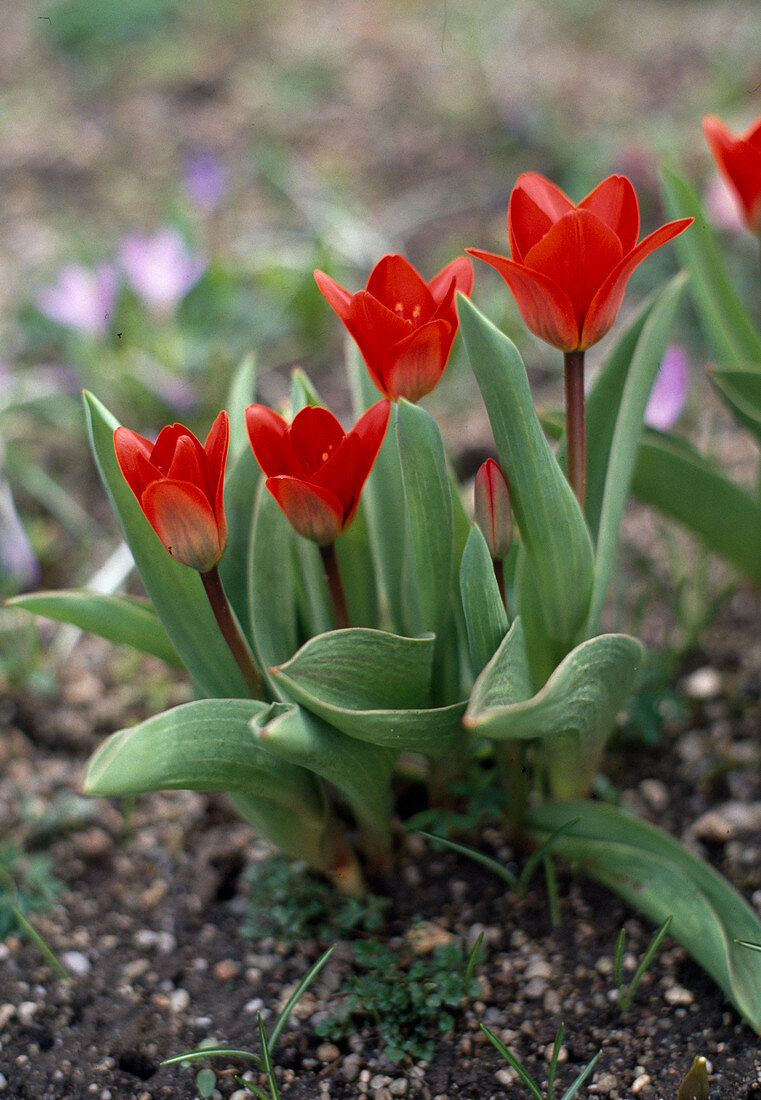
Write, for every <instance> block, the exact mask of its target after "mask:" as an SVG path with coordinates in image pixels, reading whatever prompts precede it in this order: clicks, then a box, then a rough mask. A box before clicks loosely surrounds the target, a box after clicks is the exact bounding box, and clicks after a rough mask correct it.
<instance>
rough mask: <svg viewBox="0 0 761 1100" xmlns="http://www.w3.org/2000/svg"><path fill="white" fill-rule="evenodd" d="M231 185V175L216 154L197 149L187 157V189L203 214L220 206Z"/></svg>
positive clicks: (209, 212)
mask: <svg viewBox="0 0 761 1100" xmlns="http://www.w3.org/2000/svg"><path fill="white" fill-rule="evenodd" d="M229 183H230V173H229V172H228V170H227V167H226V165H225V164H224V163H223V162H222V161H221V160H220V159H219V157H218V156H216V154H214V153H212V152H210V151H209V150H203V149H195V150H193V151H191V152H189V153H187V154H186V155H185V189H186V191H187V193H188V195H189V196H190V199H191V201H192V202H193V203H194V204H195V206H197V207H198V209H199V210H200V211H201V213H203V214H211V213H212V212H213V211H214V210H216V209H217V207H218V206H219V205H220V203H221V202H222V200H223V199H224V197H225V195H226V194H227V188H228V185H229Z"/></svg>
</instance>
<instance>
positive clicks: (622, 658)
mask: <svg viewBox="0 0 761 1100" xmlns="http://www.w3.org/2000/svg"><path fill="white" fill-rule="evenodd" d="M641 658H642V646H641V644H640V643H639V642H638V641H637V640H636V639H635V638H630V637H629V636H628V635H627V634H601V635H599V637H597V638H592V639H590V640H589V641H587V642H583V643H582V644H581V645H579V646H577V647H576V649H574V650H572V651H571V652H570V653H569V654H568V656H567V657H566V658H565V660H564V661H563V662H562V663H561V664H560V665H559V666H558V667H557V668H556V669H555V671H554V672H553V674H552V675H551V676H550V678H549V680H548V681H547V683H546V684H545V685H544V687H543V688H541V690H540V691H538V692H536V694H532V695H528V694H527V693H528V692H530V690H531V687H530V679H529V677H528V672H527V665H526V658H525V650H524V648H523V644H522V637H521V633H520V619H516V620H515V622H514V623H513V625H512V627H511V629H510V632H509V633H508V635H507V637H506V638H505V640H504V642H503V643H502V645H501V646H500V648H499V649H498V650H497V652H496V653H495V655H494V657H493V658H492V660H491V661H490V662H489V664H488V665H487V666H486V668H485V669H484V671H483V672H482V673H481V675H480V676H479V678H478V680H477V681H476V683H475V686H474V688H473V692H472V694H471V697H470V702H469V704H468V710H467V714H466V716H465V726H466V728H468V729H472V730H473V731H474V732H476V733H479V734H482V735H483V736H484V737H493V738H495V739H497V740H515V739H522V738H531V739H535V738H543V737H552V736H554V735H557V734H577V735H579V736H581V737H584V736H589V735H595V734H596V733H597V732H598V731H600V730H604V731H605V732H608V731H609V730H610V729H611V728H612V726H613V722H614V721H615V717H616V715H617V714H618V711H619V710H620V709H621V706H622V704H623V702H624V700H625V698H626V696H627V694H628V692H629V689H630V687H631V684H632V681H633V679H634V675H635V673H636V671H637V668H638V666H639V664H640V661H641Z"/></svg>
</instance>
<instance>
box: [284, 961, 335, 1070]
mask: <svg viewBox="0 0 761 1100" xmlns="http://www.w3.org/2000/svg"><path fill="white" fill-rule="evenodd" d="M335 949H336V945H335V944H333V946H332V947H329V948H328V949H327V951H324V952H323V953H322V955H320V957H319V959H318V960H317V962H316V963H314V965H313V966H311V967H310V968H309V970H308V971H307V972H306V974H305V975H304V977H303V978H302V979H301V981H300V982H299V984H298V985H297V986H296V988H295V989H294V991H293V993H292V994H291V995H290V997H289V998H288V1000H287V1001H286V1004H285V1007H284V1009H283V1011H282V1012H281V1013H280V1015H279V1016H278V1018H277V1020H275V1026H274V1027H273V1029H272V1034H271V1035H270V1038H269V1049H270V1050H274V1049H275V1047H276V1046H277V1041H278V1039H279V1038H280V1036H281V1034H282V1031H283V1028H284V1027H285V1025H286V1024H287V1023H288V1017H289V1016H290V1015H291V1012H292V1011H293V1008H294V1006H295V1005H296V1003H297V1001H298V1000H299V999H300V997H301V995H302V994H303V993H304V992H305V990H306V989H307V988H308V986H310V985H311V984H312V982H313V981H314V979H315V978H316V977H317V975H318V974H319V973H320V971H321V970H322V968H323V966H324V965H325V963H326V962H327V961H328V959H329V958H330V956H331V955H332V954H333V952H334V951H335Z"/></svg>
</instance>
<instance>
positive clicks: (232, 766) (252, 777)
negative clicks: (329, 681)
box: [84, 699, 322, 814]
mask: <svg viewBox="0 0 761 1100" xmlns="http://www.w3.org/2000/svg"><path fill="white" fill-rule="evenodd" d="M267 705H268V704H266V703H262V702H259V701H258V700H253V699H199V700H196V701H195V702H193V703H184V704H183V705H182V706H179V707H173V708H172V709H171V710H167V711H165V712H164V713H163V714H157V715H155V716H154V717H152V718H148V719H146V720H145V721H144V722H140V723H138V725H136V726H131V727H129V728H128V729H123V730H119V731H118V732H117V733H114V734H112V735H111V736H110V737H109V738H108V739H107V740H106V741H105V742H104V743H103V744H102V745H101V747H100V748H99V749H98V750H97V752H95V753H94V754H93V756H92V757H91V759H90V762H89V764H88V767H87V772H86V774H85V779H84V790H85V792H86V793H87V794H90V795H124V794H140V793H142V792H144V791H160V790H175V791H176V790H197V791H247V792H248V793H249V794H256V795H261V796H264V797H266V798H267V799H269V800H271V801H274V802H278V803H279V804H280V805H282V806H295V805H298V806H303V807H304V808H305V809H306V810H308V811H309V812H310V813H312V814H320V813H322V809H321V806H322V803H321V798H320V795H319V791H318V789H317V787H316V785H315V781H314V777H312V776H310V775H309V773H308V772H307V771H305V770H304V769H303V768H298V767H294V766H293V765H291V764H286V763H283V762H282V761H280V760H277V759H274V758H273V757H272V756H270V754H269V753H267V752H265V751H264V749H262V748H261V747H260V746H259V745H258V744H257V743H256V739H255V738H254V737H253V736H252V734H251V730H250V728H249V723H250V722H251V720H252V719H253V718H255V717H256V716H257V715H258V714H260V713H262V711H264V710H266V709H267Z"/></svg>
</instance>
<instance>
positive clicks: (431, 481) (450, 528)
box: [396, 400, 454, 634]
mask: <svg viewBox="0 0 761 1100" xmlns="http://www.w3.org/2000/svg"><path fill="white" fill-rule="evenodd" d="M396 434H397V441H398V445H399V461H400V463H401V469H402V483H403V485H404V500H405V506H406V515H407V533H408V550H409V552H410V557H409V559H408V560H409V564H410V573H409V581H410V584H409V586H408V589H407V597H408V598H407V600H406V604H407V608H406V610H407V622H406V628H407V630H408V631H410V632H411V633H415V634H420V633H423V632H424V631H427V630H430V631H432V632H433V633H434V634H438V633H441V628H442V626H443V624H444V622H445V620H446V618H447V616H448V613H449V599H450V592H451V587H452V575H453V574H452V569H453V562H454V517H453V511H452V494H451V489H450V484H449V473H448V471H447V464H446V457H445V454H444V444H443V443H442V440H441V433H440V432H439V429H438V426H437V424H436V422H435V420H434V419H433V417H432V416H431V415H430V413H427V412H426V411H425V409H421V408H419V407H418V406H417V405H412V404H410V402H409V401H405V400H401V401H399V402H398V403H397V421H396Z"/></svg>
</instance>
